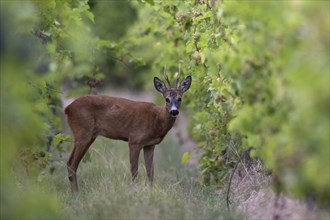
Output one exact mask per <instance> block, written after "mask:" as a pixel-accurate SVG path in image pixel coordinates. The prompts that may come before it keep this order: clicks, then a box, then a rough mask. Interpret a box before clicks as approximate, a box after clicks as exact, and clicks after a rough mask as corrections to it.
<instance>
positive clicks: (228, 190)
mask: <svg viewBox="0 0 330 220" xmlns="http://www.w3.org/2000/svg"><path fill="white" fill-rule="evenodd" d="M238 164H239V162H237V163H236V165H235V167H234V170H233V172H232V174H231V175H230V179H229V183H228V189H227V196H226V202H227V210H228V212H230V207H229V203H230V201H229V193H230V187H231V182H232V180H233V177H234V174H235V172H236V169H237V167H238Z"/></svg>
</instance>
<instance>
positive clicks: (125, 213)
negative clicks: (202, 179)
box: [51, 138, 237, 219]
mask: <svg viewBox="0 0 330 220" xmlns="http://www.w3.org/2000/svg"><path fill="white" fill-rule="evenodd" d="M89 152H90V155H91V161H90V162H85V163H81V164H80V167H79V169H78V181H79V186H80V193H79V194H78V195H76V196H72V194H71V191H70V189H69V182H68V179H67V173H66V167H65V165H64V163H58V164H57V165H56V167H55V168H56V169H55V172H54V174H53V175H52V177H51V178H52V181H53V186H54V189H53V190H55V191H56V193H57V194H58V195H59V199H60V201H62V208H63V209H62V210H61V212H63V219H160V218H162V219H230V218H232V217H233V216H230V215H229V214H227V213H226V209H225V202H224V197H222V196H219V195H218V194H216V193H215V189H213V188H209V187H204V186H201V185H199V184H198V183H197V182H196V177H195V176H194V172H191V171H188V170H187V169H185V168H184V167H183V166H182V165H181V164H180V154H179V146H178V144H177V143H175V142H173V141H172V140H171V139H170V138H167V139H165V140H164V141H163V143H162V144H161V145H159V146H157V147H156V150H155V153H156V155H155V182H154V184H153V186H152V187H150V186H149V185H148V183H147V181H146V180H147V178H146V174H145V169H144V168H145V167H144V165H143V154H141V155H140V167H139V176H138V180H137V182H136V183H134V184H132V183H131V178H130V171H129V162H128V147H127V143H125V142H119V141H110V140H108V139H104V138H99V139H98V140H97V141H96V142H95V143H94V144H93V145H92V146H91V149H90V150H89ZM236 217H237V216H236Z"/></svg>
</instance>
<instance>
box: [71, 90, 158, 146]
mask: <svg viewBox="0 0 330 220" xmlns="http://www.w3.org/2000/svg"><path fill="white" fill-rule="evenodd" d="M159 111H160V107H159V106H156V105H155V104H153V103H148V102H136V101H132V100H128V99H123V98H117V97H111V96H102V95H89V96H83V97H80V98H78V99H76V100H75V101H73V102H72V103H71V104H70V105H69V106H67V107H66V109H65V113H66V114H67V117H68V122H69V125H70V127H71V130H72V131H73V132H74V130H75V129H76V130H79V129H81V128H82V127H88V128H93V133H96V134H99V135H102V136H105V137H109V138H112V139H121V140H126V141H127V140H128V139H129V135H130V134H132V132H136V131H137V130H145V131H147V129H150V127H152V126H153V124H154V121H155V120H156V118H157V115H158V114H159ZM76 127H77V128H76Z"/></svg>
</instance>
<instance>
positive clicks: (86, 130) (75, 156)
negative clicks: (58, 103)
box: [65, 67, 191, 192]
mask: <svg viewBox="0 0 330 220" xmlns="http://www.w3.org/2000/svg"><path fill="white" fill-rule="evenodd" d="M164 77H165V79H166V81H167V83H168V87H167V86H166V85H165V83H164V82H163V81H162V80H160V79H159V78H157V77H154V86H155V88H156V90H157V91H159V92H160V93H162V95H163V97H164V98H165V101H166V105H165V106H164V107H162V106H157V105H155V104H153V103H148V102H137V101H131V100H128V99H123V98H117V97H111V96H103V95H87V96H83V97H80V98H77V99H76V100H75V101H73V102H72V103H71V104H70V105H69V106H67V107H66V108H65V113H66V115H67V121H68V124H69V126H70V128H71V131H72V133H73V136H74V148H73V150H72V153H71V155H70V158H69V160H68V162H67V168H68V176H69V180H70V183H71V190H72V192H78V183H77V174H76V172H77V168H78V165H79V162H80V161H81V159H82V158H83V156H84V155H85V153H86V152H87V150H88V148H89V146H90V145H91V144H92V143H93V142H94V140H95V139H96V137H97V136H98V135H101V136H104V137H107V138H110V139H117V140H123V141H127V142H128V145H129V160H130V165H131V175H132V181H133V182H134V180H135V178H136V177H137V174H138V160H139V155H140V151H141V149H143V152H144V160H145V167H146V172H147V176H148V180H149V182H150V183H151V184H152V181H153V176H154V168H153V155H154V148H155V145H156V144H159V143H160V142H161V141H162V140H163V138H164V137H165V135H166V134H167V132H168V131H169V130H170V129H171V128H172V126H173V124H174V122H175V119H176V116H177V115H178V114H179V108H180V105H181V97H182V95H183V93H184V92H186V91H187V90H188V89H189V87H190V84H191V76H187V77H186V78H185V79H184V80H182V82H181V83H180V84H178V82H179V78H180V67H179V75H178V77H177V79H176V85H175V87H171V84H170V82H169V80H168V77H167V74H166V68H165V69H164Z"/></svg>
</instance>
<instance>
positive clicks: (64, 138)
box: [53, 133, 71, 146]
mask: <svg viewBox="0 0 330 220" xmlns="http://www.w3.org/2000/svg"><path fill="white" fill-rule="evenodd" d="M70 140H71V137H70V136H69V135H64V134H62V133H58V134H57V135H55V136H54V138H53V142H54V145H55V146H57V145H58V144H60V143H61V142H63V141H70Z"/></svg>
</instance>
